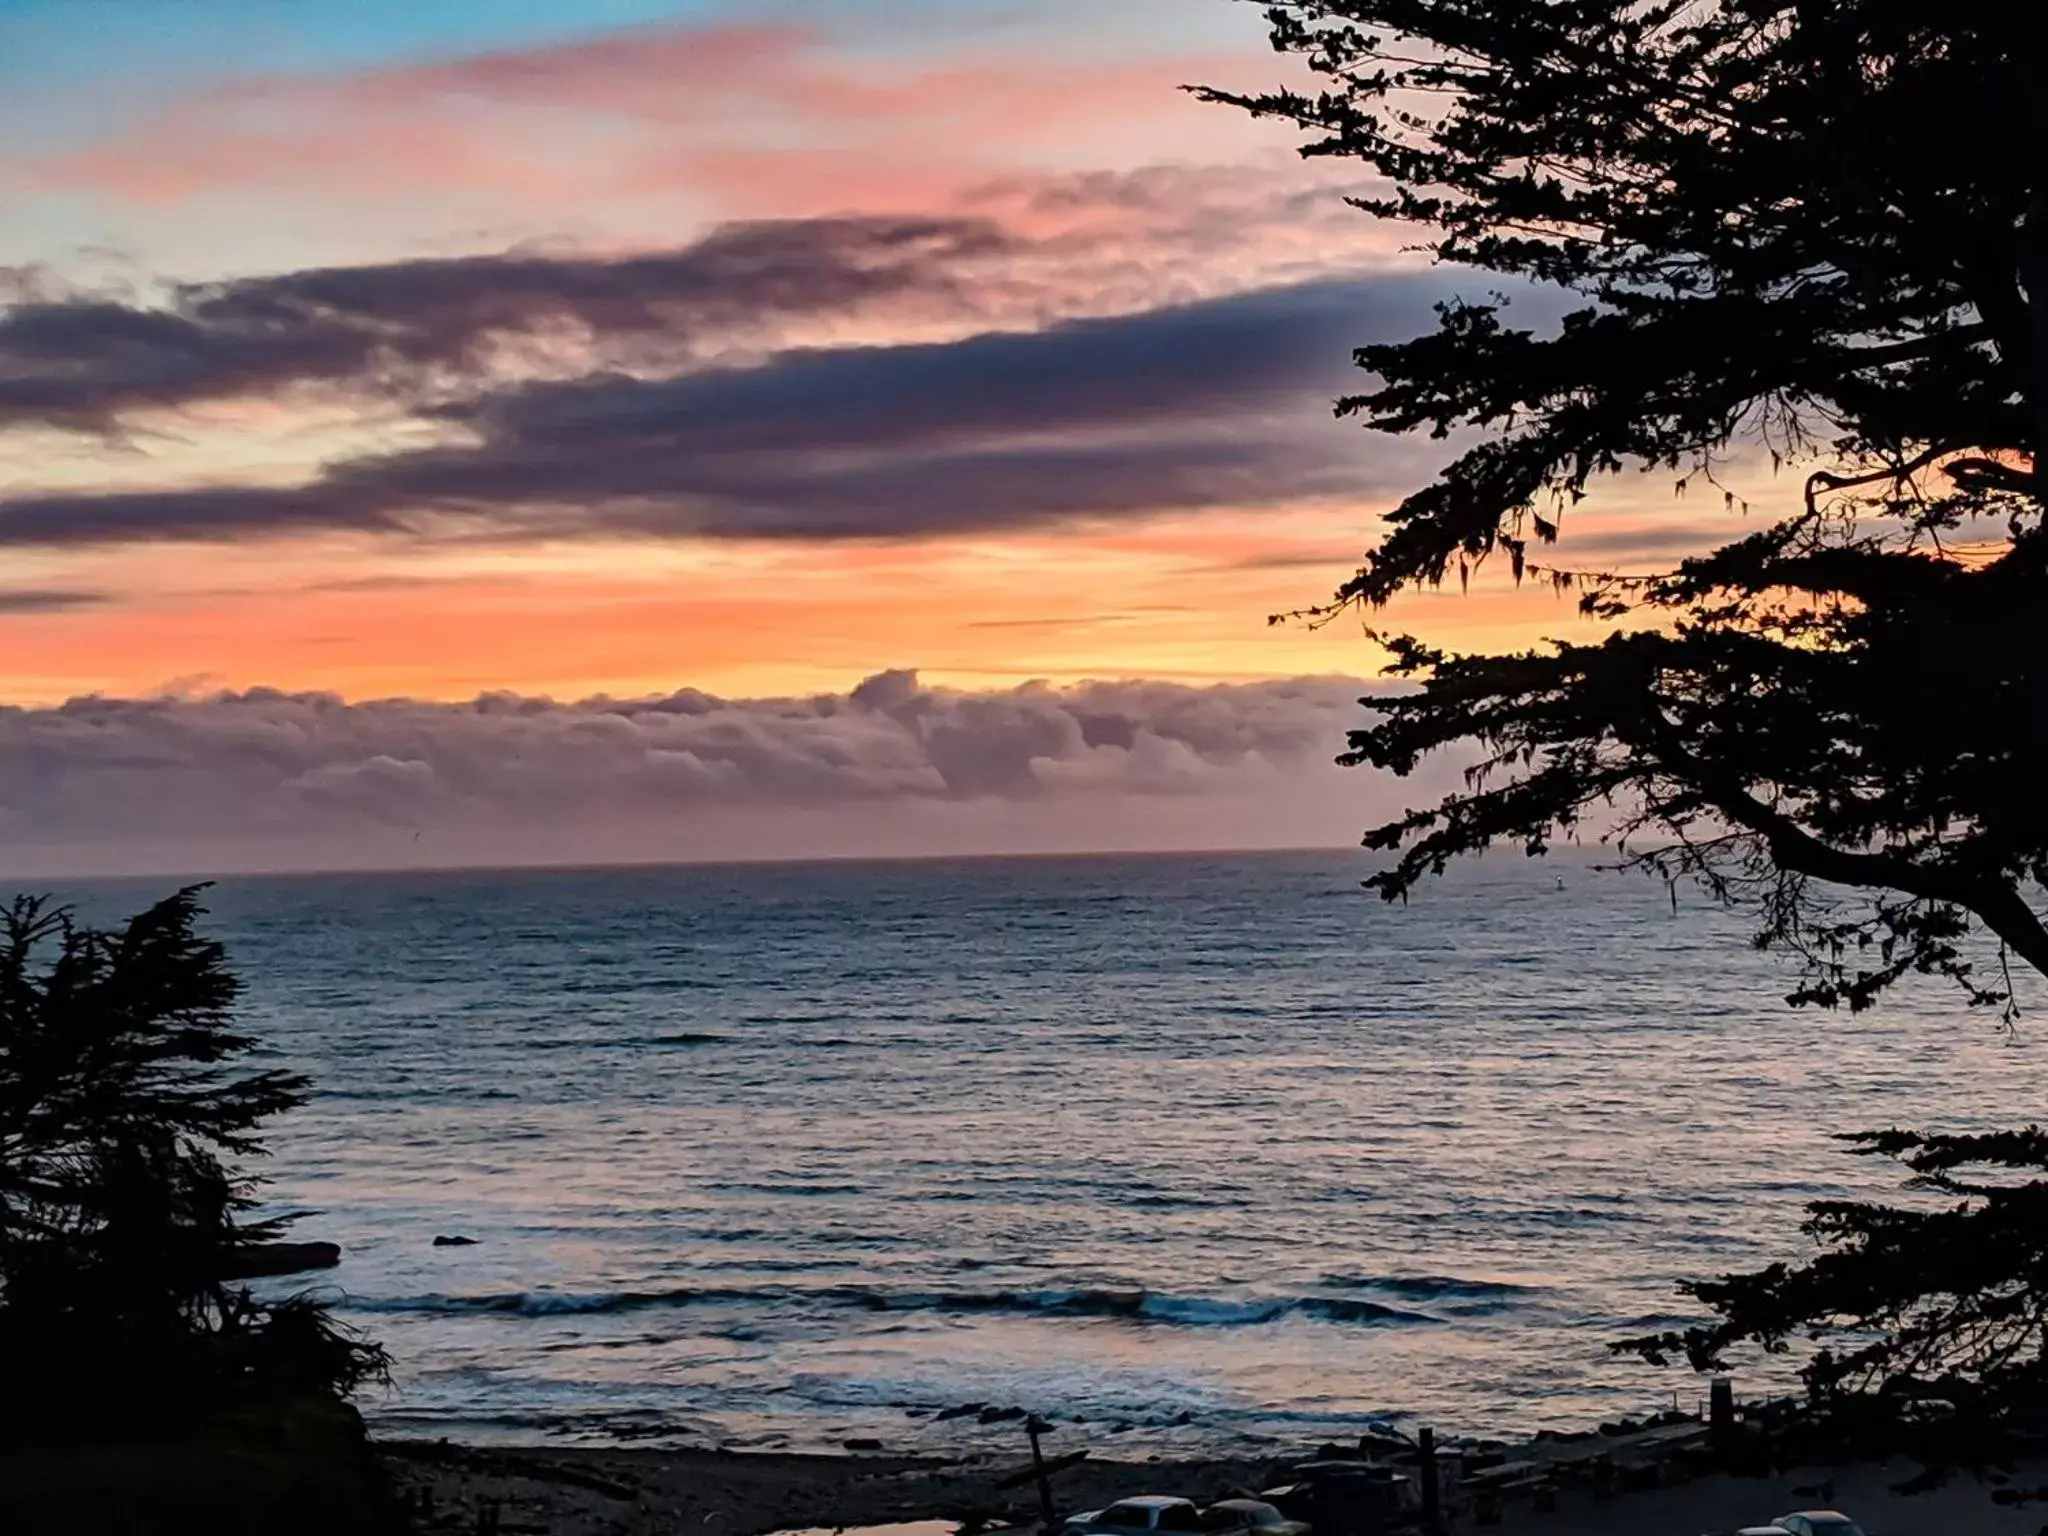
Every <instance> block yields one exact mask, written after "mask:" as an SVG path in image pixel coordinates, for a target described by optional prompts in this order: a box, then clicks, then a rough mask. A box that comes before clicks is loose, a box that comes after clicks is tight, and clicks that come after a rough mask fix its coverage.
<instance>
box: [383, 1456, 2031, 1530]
mask: <svg viewBox="0 0 2048 1536" xmlns="http://www.w3.org/2000/svg"><path fill="white" fill-rule="evenodd" d="M384 1456H385V1460H386V1464H387V1466H389V1468H390V1469H391V1472H392V1476H393V1479H394V1481H395V1482H396V1483H397V1485H398V1487H399V1489H400V1491H401V1494H402V1495H404V1496H406V1497H409V1498H411V1499H413V1500H415V1501H417V1500H420V1499H421V1498H422V1497H423V1496H424V1497H425V1498H427V1499H429V1500H430V1501H431V1502H430V1503H429V1504H427V1505H425V1506H424V1507H422V1506H420V1505H418V1504H416V1505H415V1507H416V1508H417V1509H419V1510H420V1514H419V1516H417V1517H416V1518H418V1519H419V1524H420V1527H421V1529H423V1530H442V1531H463V1532H467V1531H471V1530H475V1529H477V1528H478V1523H477V1522H478V1514H479V1512H485V1511H488V1510H489V1509H490V1508H492V1507H495V1508H496V1510H497V1518H498V1520H499V1522H500V1523H499V1525H498V1527H497V1528H498V1529H499V1530H500V1531H502V1532H505V1533H508V1536H511V1533H520V1536H541V1533H548V1536H653V1533H656V1532H661V1533H675V1532H682V1531H692V1532H704V1533H707V1536H763V1533H766V1532H770V1531H802V1530H820V1529H823V1530H832V1529H837V1528H839V1527H843V1526H863V1525H875V1524H890V1523H898V1522H909V1521H918V1520H937V1521H946V1522H957V1521H960V1520H962V1519H965V1518H968V1517H975V1516H978V1517H981V1518H984V1519H991V1518H993V1519H1009V1520H1015V1521H1018V1522H1022V1523H1028V1522H1030V1521H1031V1520H1032V1518H1033V1517H1034V1515H1035V1507H1034V1504H1033V1495H1032V1494H1031V1491H1030V1490H1029V1489H1028V1488H1026V1489H1012V1490H999V1489H998V1488H997V1487H996V1486H995V1484H996V1482H997V1480H998V1479H999V1478H1001V1477H1002V1475H1003V1474H1004V1473H1006V1472H1009V1471H1011V1470H1014V1468H1015V1466H1016V1463H1015V1462H1014V1461H1007V1460H1003V1459H1000V1458H997V1457H993V1456H981V1457H970V1458H964V1459H960V1460H951V1459H932V1458H909V1457H892V1456H860V1455H847V1456H804V1455H790V1454H771V1453H755V1452H723V1451H698V1450H637V1449H628V1450H580V1449H564V1450H508V1449H480V1448H472V1447H461V1446H451V1445H444V1444H431V1445H428V1444H402V1443H401V1444H391V1445H387V1446H386V1447H384ZM1917 1470H1918V1469H1917V1468H1916V1467H1914V1466H1912V1465H1910V1464H1908V1463H1904V1462H1896V1461H1895V1462H1893V1463H1891V1464H1889V1465H1884V1466H1881V1465H1878V1464H1874V1463H1872V1464H1864V1465H1856V1466H1848V1467H1832V1468H1831V1467H1802V1468H1795V1469H1792V1470H1791V1471H1789V1472H1787V1473H1785V1474H1783V1475H1781V1476H1774V1477H1769V1478H1761V1477H1759V1478H1736V1477H1730V1476H1725V1475H1718V1474H1717V1475H1713V1476H1709V1477H1703V1478H1700V1479H1697V1480H1695V1481H1692V1482H1688V1483H1685V1484H1682V1485H1679V1486H1674V1487H1665V1488H1656V1489H1649V1490H1644V1491H1639V1492H1630V1493H1622V1494H1617V1495H1614V1496H1612V1497H1607V1498H1601V1497H1598V1496H1596V1495H1594V1494H1593V1493H1591V1492H1586V1491H1576V1490H1573V1489H1570V1488H1567V1489H1565V1490H1564V1491H1563V1492H1562V1493H1561V1494H1560V1496H1559V1498H1558V1507H1557V1508H1556V1510H1554V1511H1551V1512H1541V1513H1539V1512H1537V1511H1536V1510H1534V1509H1532V1508H1531V1507H1530V1506H1529V1505H1528V1504H1527V1503H1526V1502H1525V1503H1521V1504H1515V1503H1510V1504H1509V1505H1508V1508H1507V1511H1506V1515H1505V1519H1504V1520H1503V1522H1502V1523H1501V1524H1500V1525H1498V1526H1492V1527H1480V1526H1478V1525H1476V1524H1475V1521H1474V1519H1473V1516H1472V1514H1471V1512H1470V1511H1469V1510H1454V1511H1453V1513H1452V1515H1451V1518H1450V1520H1449V1521H1448V1522H1447V1527H1446V1528H1447V1529H1448V1530H1452V1531H1457V1532H1466V1531H1472V1530H1477V1529H1494V1530H1499V1531H1502V1532H1504V1533H1527V1536H1703V1533H1711V1532H1726V1531H1732V1530H1734V1529H1736V1528H1737V1527H1740V1526H1743V1525H1751V1524H1763V1523H1766V1522H1768V1521H1769V1520H1771V1519H1772V1518H1774V1517H1775V1516H1777V1515H1780V1514H1783V1513H1785V1512H1787V1511H1789V1510H1794V1509H1801V1508H1812V1507H1815V1506H1816V1505H1820V1504H1826V1505H1831V1506H1832V1507H1835V1508H1839V1509H1842V1510H1844V1511H1845V1512H1847V1513H1849V1514H1851V1515H1853V1516H1854V1517H1855V1518H1856V1519H1858V1520H1859V1521H1860V1522H1862V1524H1863V1526H1864V1529H1865V1531H1866V1532H1867V1533H1868V1536H2037V1533H2039V1532H2042V1531H2043V1530H2048V1506H2043V1505H2041V1504H2038V1503H2037V1504H2032V1505H2028V1506H2023V1507H2019V1508H2013V1507H2005V1506H2001V1505H2000V1504H1998V1503H1996V1502H1995V1501H1994V1498H1993V1495H1994V1493H1995V1492H1997V1491H1998V1488H1999V1487H2000V1486H2001V1485H2000V1484H1998V1483H1996V1482H1979V1481H1976V1480H1973V1479H1970V1478H1967V1477H1965V1478H1958V1479H1956V1480H1955V1481H1953V1482H1951V1483H1950V1484H1948V1485H1947V1486H1945V1487H1943V1488H1940V1489H1936V1490H1934V1491H1932V1492H1929V1493H1921V1494H1913V1495H1903V1494H1899V1493H1896V1492H1894V1491H1892V1487H1891V1485H1893V1484H1895V1483H1899V1482H1902V1481H1904V1480H1905V1479H1906V1478H1908V1477H1910V1476H1911V1475H1912V1474H1913V1473H1914V1472H1916V1471H1917ZM1284 1475H1285V1463H1284V1462H1242V1461H1165V1460H1157V1461H1147V1462H1114V1461H1100V1462H1093V1461H1091V1462H1088V1463H1084V1464H1083V1465H1082V1466H1080V1467H1076V1468H1073V1469H1071V1470H1069V1471H1066V1472H1063V1473H1061V1474H1059V1476H1058V1479H1057V1482H1056V1488H1057V1493H1058V1499H1059V1505H1060V1508H1061V1509H1062V1510H1073V1509H1084V1508H1090V1507H1094V1506H1097V1505H1100V1504H1102V1503H1106V1502H1109V1501H1111V1500H1113V1499H1114V1498H1116V1497H1119V1496H1123V1495H1129V1494H1134V1493H1143V1492H1157V1493H1180V1494H1185V1495H1187V1496H1189V1497H1192V1498H1196V1499H1209V1498H1215V1497H1219V1496H1222V1495H1224V1494H1227V1493H1231V1492H1243V1491H1247V1490H1256V1489H1258V1488H1261V1487H1265V1486H1269V1485H1270V1483H1271V1482H1272V1481H1273V1480H1274V1479H1275V1478H1276V1477H1284ZM2044 1482H2048V1467H2032V1468H2018V1469H2015V1470H2014V1472H2013V1474H2012V1475H2011V1479H2010V1481H2009V1482H2008V1483H2006V1484H2005V1485H2003V1486H2006V1487H2009V1488H2016V1487H2038V1486H2040V1485H2041V1484H2043V1483H2044ZM486 1518H487V1519H488V1514H486Z"/></svg>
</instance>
